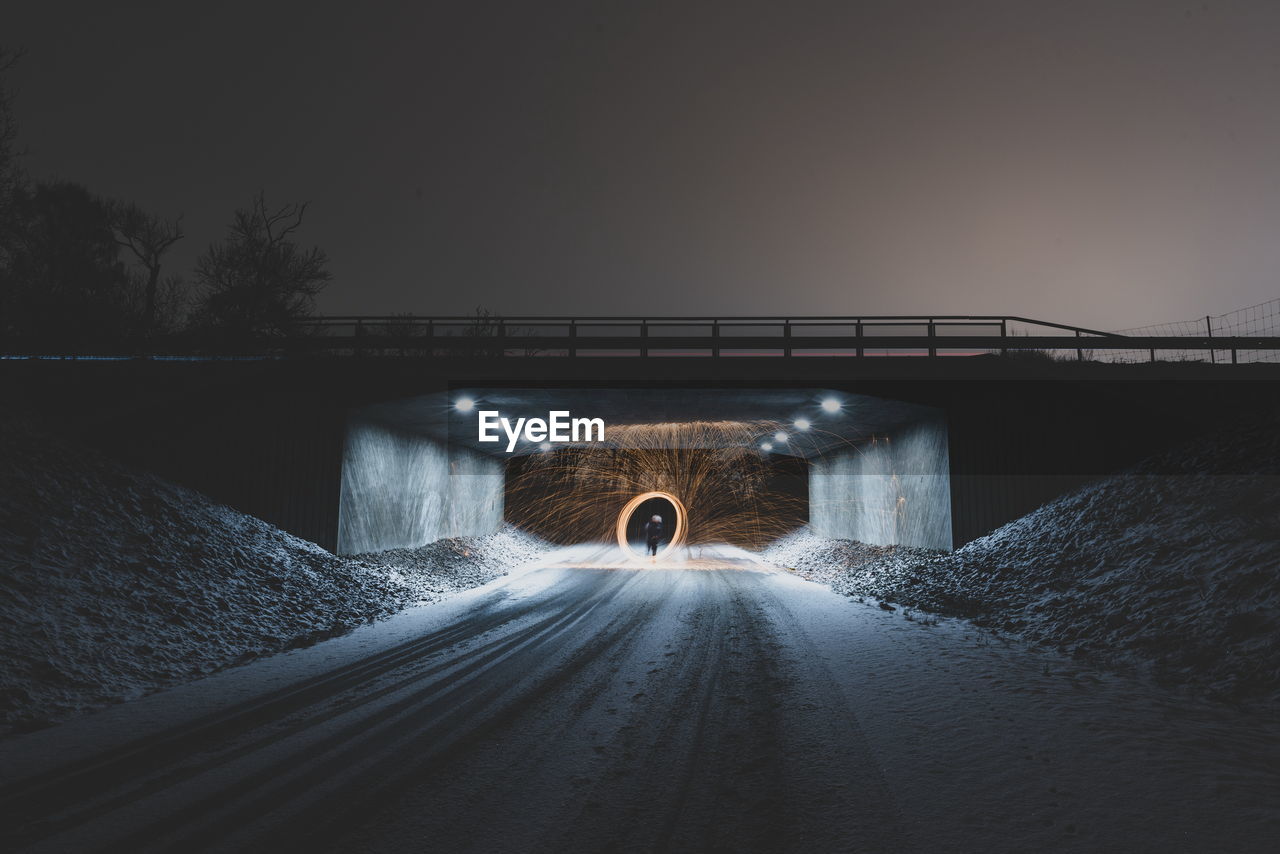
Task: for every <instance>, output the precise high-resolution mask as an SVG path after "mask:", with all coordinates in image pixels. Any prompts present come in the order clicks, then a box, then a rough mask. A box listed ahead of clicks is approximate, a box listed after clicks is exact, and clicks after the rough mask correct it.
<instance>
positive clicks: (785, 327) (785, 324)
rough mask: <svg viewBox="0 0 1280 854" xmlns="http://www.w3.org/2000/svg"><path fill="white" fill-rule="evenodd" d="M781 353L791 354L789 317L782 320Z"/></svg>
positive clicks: (784, 354)
mask: <svg viewBox="0 0 1280 854" xmlns="http://www.w3.org/2000/svg"><path fill="white" fill-rule="evenodd" d="M782 355H783V356H790V355H791V318H787V319H786V320H784V321H782Z"/></svg>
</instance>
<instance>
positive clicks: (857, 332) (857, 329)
mask: <svg viewBox="0 0 1280 854" xmlns="http://www.w3.org/2000/svg"><path fill="white" fill-rule="evenodd" d="M853 334H854V337H855V338H856V339H857V341H858V348H857V349H856V350H855V351H854V353H855V354H856V355H857V357H858V358H859V359H861V358H862V357H863V356H865V355H866V352H865V351H864V350H863V347H862V318H858V320H857V322H856V323H854V324H853Z"/></svg>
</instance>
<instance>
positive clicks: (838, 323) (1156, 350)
mask: <svg viewBox="0 0 1280 854" xmlns="http://www.w3.org/2000/svg"><path fill="white" fill-rule="evenodd" d="M298 332H299V333H300V336H299V337H300V340H301V341H302V342H306V343H307V344H309V345H310V346H311V348H312V349H316V350H320V351H324V352H349V353H352V354H374V353H397V352H399V353H404V354H418V355H483V356H501V357H536V356H567V357H600V356H631V357H637V356H638V357H662V356H684V357H691V356H708V357H717V358H718V357H732V356H782V357H802V356H854V357H866V356H927V357H938V356H972V355H980V354H985V353H1000V354H1004V355H1023V356H1032V357H1036V358H1044V359H1056V358H1073V359H1077V360H1081V361H1083V360H1086V359H1097V358H1098V356H1099V354H1102V353H1107V352H1110V351H1117V352H1124V353H1133V352H1145V353H1147V354H1149V357H1150V359H1151V360H1152V361H1155V360H1157V359H1159V358H1161V357H1162V354H1168V353H1171V352H1179V353H1181V352H1184V351H1190V350H1197V349H1201V348H1204V347H1212V348H1213V349H1214V350H1215V351H1220V352H1223V353H1228V354H1230V353H1233V352H1234V351H1235V350H1236V349H1246V350H1250V351H1266V352H1270V351H1275V350H1280V338H1275V339H1268V338H1263V337H1248V338H1245V339H1240V340H1234V339H1228V338H1221V337H1219V338H1216V339H1215V340H1214V341H1213V343H1212V344H1210V345H1206V344H1204V343H1203V342H1202V341H1200V340H1198V339H1195V338H1187V337H1181V336H1168V335H1163V336H1126V335H1121V334H1119V333H1112V332H1103V331H1100V330H1096V329H1088V328H1084V327H1078V326H1070V325H1067V324H1061V323H1053V322H1050V321H1042V320H1036V319H1033V318H1025V317H1018V316H991V315H981V316H979V315H936V316H928V317H926V316H904V315H877V316H862V317H823V316H798V317H785V318H779V317H752V316H744V317H698V316H690V317H617V316H611V317H567V316H563V317H561V316H542V315H538V316H506V317H498V316H444V317H416V316H404V315H399V316H382V317H377V316H373V317H371V316H352V317H333V316H329V317H317V318H312V319H309V320H306V321H303V322H302V323H300V324H299V325H298ZM304 346H305V345H304Z"/></svg>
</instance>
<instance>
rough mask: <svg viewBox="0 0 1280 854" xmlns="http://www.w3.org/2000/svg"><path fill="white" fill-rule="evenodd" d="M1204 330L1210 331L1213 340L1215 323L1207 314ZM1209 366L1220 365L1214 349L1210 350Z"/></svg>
mask: <svg viewBox="0 0 1280 854" xmlns="http://www.w3.org/2000/svg"><path fill="white" fill-rule="evenodd" d="M1204 328H1205V329H1206V330H1207V331H1208V333H1209V337H1210V338H1212V337H1213V321H1212V320H1211V319H1210V318H1209V315H1207V314H1206V315H1205V316H1204ZM1209 364H1211V365H1216V364H1218V357H1217V356H1216V355H1215V354H1214V352H1213V348H1212V347H1210V348H1209Z"/></svg>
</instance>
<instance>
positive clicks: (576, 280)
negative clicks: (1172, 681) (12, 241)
mask: <svg viewBox="0 0 1280 854" xmlns="http://www.w3.org/2000/svg"><path fill="white" fill-rule="evenodd" d="M186 5H187V4H181V3H174V2H172V0H168V2H155V3H130V4H111V3H101V2H94V3H60V2H47V3H24V4H21V5H19V4H10V7H9V8H8V9H6V12H5V15H4V18H5V23H4V32H3V36H0V39H2V40H3V41H4V42H5V43H6V44H8V45H11V46H20V47H25V48H26V49H27V51H28V56H27V58H26V60H25V61H24V62H23V64H22V66H21V67H20V69H19V72H18V73H17V75H16V78H15V83H16V84H17V86H18V88H19V90H20V91H19V99H18V102H17V109H18V116H19V119H20V121H21V124H22V127H21V130H22V139H23V142H24V143H25V144H26V145H27V146H28V147H29V148H30V149H31V151H32V154H31V156H30V157H29V159H28V161H27V166H28V168H29V170H30V171H31V172H32V173H33V174H34V175H36V176H37V177H46V176H58V177H62V178H66V179H70V180H75V181H81V182H84V183H86V184H88V185H89V186H90V187H91V188H92V189H94V190H96V191H98V192H101V193H105V194H114V195H119V196H123V197H128V198H132V199H134V200H136V201H138V202H140V203H142V204H143V205H145V206H148V207H150V208H153V209H155V210H157V211H161V212H172V213H176V212H178V211H185V213H186V223H187V230H188V234H189V238H188V240H187V241H186V242H185V245H183V246H182V247H181V249H182V251H181V252H180V253H179V254H178V255H177V256H176V257H175V263H176V264H177V265H178V266H179V267H183V268H189V267H190V264H191V262H192V260H193V259H194V256H195V255H196V254H197V253H198V252H199V251H200V250H201V249H203V248H204V247H205V246H206V245H207V244H208V243H209V242H210V241H211V240H214V239H216V238H217V237H219V235H220V233H221V231H222V229H223V227H224V226H225V224H226V222H227V221H228V220H229V219H230V215H231V212H232V211H233V210H234V208H235V207H237V206H239V205H243V204H245V203H246V202H247V200H248V199H249V197H250V196H251V194H252V193H253V192H254V191H255V190H256V189H258V188H262V189H264V190H265V191H266V192H267V194H268V199H269V200H278V201H286V200H300V199H308V200H310V201H311V210H310V215H309V216H310V219H309V222H308V223H307V225H306V226H305V228H304V230H303V232H302V236H303V237H304V238H306V239H307V240H308V241H310V242H314V243H317V244H319V245H320V246H322V247H323V248H324V249H325V250H327V251H328V253H329V255H330V257H331V259H332V270H333V272H334V274H335V281H334V283H333V285H332V286H331V287H330V289H329V291H328V292H326V294H325V295H324V296H323V298H322V301H321V306H320V307H321V309H322V310H323V311H325V312H328V313H347V312H360V313H384V312H415V313H418V314H427V313H436V314H442V313H462V312H469V311H470V310H471V309H472V308H473V307H474V306H476V305H477V304H484V305H487V306H489V307H491V308H493V309H496V310H499V311H501V312H504V313H507V314H516V313H575V314H584V313H651V314H701V313H718V314H753V313H762V314H785V313H790V314H803V313H814V314H856V313H864V314H873V313H903V314H910V313H923V312H934V313H994V314H1023V315H1030V316H1042V317H1045V318H1048V319H1055V320H1061V321H1064V322H1074V323H1080V324H1084V325H1088V326H1095V327H1103V328H1121V327H1127V326H1134V325H1139V324H1142V323H1147V322H1154V321H1163V320H1172V319H1181V318H1184V317H1193V316H1198V315H1204V314H1206V313H1215V314H1216V313H1220V312H1224V311H1228V310H1230V309H1233V308H1238V307H1241V306H1244V305H1247V304H1250V303H1256V302H1261V301H1263V300H1266V299H1270V298H1272V297H1275V296H1277V295H1278V294H1280V284H1278V283H1280V154H1277V152H1280V3H1276V2H1274V0H1257V1H1256V2H1207V3H1205V2H1194V3H1183V2H1154V0H1153V2H1129V3H1118V2H1114V0H1107V2H1090V0H1072V2H1052V3H1049V2H1036V0H1013V2H933V3H920V2H902V0H898V2H884V3H858V2H834V3H808V4H804V3H794V2H788V3H781V2H779V3H768V4H759V3H749V2H742V0H734V2H715V3H712V2H704V3H697V4H693V3H688V2H679V3H665V2H644V3H639V2H628V3H608V2H599V0H597V2H584V3H556V2H538V3H521V4H514V3H479V2H465V3H454V4H446V3H440V4H430V3H406V4H377V3H372V4H371V3H344V4H341V5H333V4H328V5H326V4H324V3H320V2H315V3H306V4H298V5H296V6H294V7H291V8H283V7H278V6H274V5H273V4H262V3H249V4H241V3H236V2H219V3H204V4H201V7H200V9H201V11H191V10H190V9H189V8H183V7H184V6H186Z"/></svg>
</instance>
